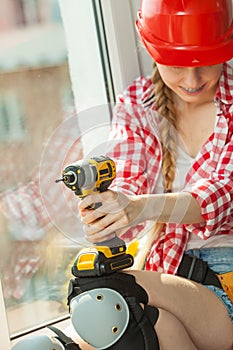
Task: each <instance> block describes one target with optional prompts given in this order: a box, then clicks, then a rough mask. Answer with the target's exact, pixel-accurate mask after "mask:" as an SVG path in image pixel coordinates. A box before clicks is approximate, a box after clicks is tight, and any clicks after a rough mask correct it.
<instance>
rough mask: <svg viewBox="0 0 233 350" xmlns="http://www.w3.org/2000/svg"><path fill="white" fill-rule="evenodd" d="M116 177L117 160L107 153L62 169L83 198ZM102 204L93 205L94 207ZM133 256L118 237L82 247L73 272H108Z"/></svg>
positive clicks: (64, 178) (126, 264)
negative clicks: (106, 155) (107, 155)
mask: <svg viewBox="0 0 233 350" xmlns="http://www.w3.org/2000/svg"><path fill="white" fill-rule="evenodd" d="M115 176H116V167H115V163H114V161H113V160H112V159H111V158H108V157H105V156H99V157H93V158H90V159H83V160H80V161H78V162H76V163H73V164H71V165H69V166H67V167H66V168H65V169H64V170H63V172H62V178H61V179H58V180H56V182H59V181H63V182H64V184H65V185H66V186H67V187H68V188H70V189H71V190H72V191H74V193H75V194H76V195H77V196H78V197H80V198H84V197H86V196H88V195H90V194H93V193H100V192H104V191H106V190H107V189H108V187H109V186H110V184H111V183H112V181H113V179H114V178H115ZM99 206H101V203H97V204H96V205H95V206H90V207H89V208H90V209H93V210H95V209H96V208H97V207H99ZM133 262H134V259H133V257H132V255H130V254H127V253H126V245H125V242H124V241H123V240H122V239H120V238H119V237H117V236H115V238H113V239H110V240H107V241H104V242H101V243H98V244H95V245H94V246H93V247H90V248H83V249H81V250H80V252H79V253H78V255H77V257H76V259H75V262H74V265H73V267H72V273H73V275H74V276H75V277H85V276H87V277H88V276H102V275H107V274H110V273H113V272H116V271H119V270H122V269H125V268H128V267H130V266H132V265H133Z"/></svg>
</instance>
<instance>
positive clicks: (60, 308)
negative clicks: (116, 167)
mask: <svg viewBox="0 0 233 350" xmlns="http://www.w3.org/2000/svg"><path fill="white" fill-rule="evenodd" d="M0 46H1V50H0V164H1V166H0V167H1V168H0V169H1V182H0V205H1V209H2V211H1V213H0V253H1V261H0V268H1V270H0V271H2V273H1V275H2V276H1V277H2V283H3V291H4V298H5V304H6V307H7V317H8V324H9V328H10V333H11V335H15V334H17V333H20V332H22V331H25V330H28V329H31V328H33V327H36V326H38V325H41V324H44V323H46V322H48V321H50V320H53V319H56V318H60V317H63V316H65V315H67V312H68V311H67V307H66V304H65V302H66V301H65V298H66V295H67V283H68V280H69V278H68V277H67V274H66V271H68V270H69V264H70V262H71V260H72V259H73V258H74V256H75V255H76V253H77V249H79V246H78V245H77V244H76V243H73V242H72V241H71V240H70V239H69V238H67V237H66V236H65V235H64V234H63V233H62V232H61V230H60V227H59V225H57V222H56V218H55V219H54V216H57V218H58V217H59V214H61V213H62V212H64V210H62V208H63V205H64V200H63V201H59V197H60V194H61V193H62V191H61V186H59V185H56V184H55V182H54V181H55V180H56V178H57V177H60V175H61V174H60V171H61V169H62V166H63V162H64V163H65V162H66V163H68V162H73V161H74V160H77V159H79V158H82V145H81V142H80V139H79V137H78V136H79V130H78V123H77V120H76V113H75V107H74V99H73V94H72V89H71V82H70V73H69V68H68V63H67V47H66V41H65V34H64V28H63V24H62V21H61V16H60V11H59V6H58V3H57V1H56V0H1V11H0ZM67 130H73V134H72V135H73V139H70V138H69V136H68V134H67V133H66V132H67ZM56 186H58V187H56ZM43 194H46V196H47V197H46V196H44V197H45V199H44V198H43V199H42V195H43ZM69 195H70V194H67V196H69ZM72 196H73V194H72ZM46 198H49V200H50V202H52V204H53V205H51V206H50V207H51V211H53V210H54V212H53V214H54V215H50V214H51V213H48V212H47V209H46V208H45V206H44V204H45V203H44V201H46ZM68 199H69V197H67V200H68ZM49 204H51V203H49ZM75 205H77V202H75ZM3 214H4V215H3ZM62 220H64V221H65V220H66V216H65V217H63V219H62ZM58 221H59V220H58ZM71 224H72V223H71V222H70V225H71ZM68 226H69V222H68V223H67V230H69V227H68ZM72 229H73V228H72ZM75 230H80V226H78V224H77V225H76V226H75Z"/></svg>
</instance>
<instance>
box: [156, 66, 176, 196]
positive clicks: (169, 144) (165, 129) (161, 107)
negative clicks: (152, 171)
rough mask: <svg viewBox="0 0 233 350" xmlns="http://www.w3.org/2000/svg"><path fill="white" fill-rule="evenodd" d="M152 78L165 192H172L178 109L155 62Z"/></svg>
mask: <svg viewBox="0 0 233 350" xmlns="http://www.w3.org/2000/svg"><path fill="white" fill-rule="evenodd" d="M151 79H152V83H153V84H154V91H155V98H156V108H157V111H158V113H159V116H160V133H161V143H162V151H163V158H162V174H163V185H164V192H172V184H173V181H174V178H175V174H176V157H177V133H176V110H175V106H174V102H173V97H172V91H171V89H170V88H169V87H168V86H167V85H165V83H164V82H163V80H162V78H161V76H160V73H159V71H158V68H157V65H156V63H154V64H153V73H152V78H151Z"/></svg>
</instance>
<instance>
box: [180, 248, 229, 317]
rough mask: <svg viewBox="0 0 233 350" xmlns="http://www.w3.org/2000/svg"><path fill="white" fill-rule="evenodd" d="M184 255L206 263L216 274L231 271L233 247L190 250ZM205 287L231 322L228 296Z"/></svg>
mask: <svg viewBox="0 0 233 350" xmlns="http://www.w3.org/2000/svg"><path fill="white" fill-rule="evenodd" d="M186 253H187V254H191V255H194V256H196V257H197V258H200V259H202V260H204V261H206V262H207V263H208V266H209V267H210V268H211V269H212V270H214V271H215V272H217V273H220V274H221V273H225V272H229V271H233V247H232V248H231V247H229V248H228V247H226V248H224V247H223V248H221V247H219V248H201V249H190V250H188V251H186ZM205 287H207V288H208V289H210V290H212V292H214V293H215V294H216V295H217V297H218V298H219V299H220V300H221V301H222V302H223V304H224V305H225V306H226V308H227V310H228V314H229V316H230V318H231V321H232V322H233V304H232V302H231V300H230V299H229V297H228V295H227V294H226V293H225V292H224V291H223V290H222V289H221V288H218V287H215V286H209V285H205Z"/></svg>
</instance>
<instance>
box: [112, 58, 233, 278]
mask: <svg viewBox="0 0 233 350" xmlns="http://www.w3.org/2000/svg"><path fill="white" fill-rule="evenodd" d="M153 90H154V89H153V85H152V83H151V80H150V78H146V77H139V78H138V79H136V80H135V81H134V82H133V84H132V85H131V86H130V87H129V88H127V89H126V90H125V91H124V92H123V94H121V95H120V96H119V98H118V101H117V105H116V108H115V113H114V118H113V127H112V131H111V140H113V142H112V144H111V150H109V153H108V155H109V156H111V157H112V158H113V159H114V160H115V162H116V168H117V178H116V179H115V181H114V183H113V184H112V188H113V189H118V190H119V189H120V190H121V191H124V192H125V193H128V194H146V193H155V187H156V182H157V180H158V176H159V171H160V169H161V161H162V151H161V143H160V135H159V127H158V114H157V112H156V110H155V96H154V91H153ZM232 92H233V70H232V68H231V67H230V66H229V65H228V64H224V66H223V73H222V75H221V78H220V81H219V87H218V90H217V94H216V96H215V104H216V110H217V120H216V125H215V129H214V133H213V134H212V135H211V136H210V137H209V139H208V140H207V141H206V143H205V144H204V145H203V147H202V149H201V150H200V152H199V154H198V155H197V156H196V158H195V159H194V161H193V164H192V167H191V169H190V170H189V171H188V173H187V176H186V181H185V186H184V188H183V191H186V192H189V193H191V195H192V196H193V197H194V198H196V200H197V201H198V203H199V204H200V207H201V211H202V215H203V218H204V219H205V222H204V223H199V224H192V225H191V224H173V223H169V224H166V225H165V235H162V237H161V238H160V239H159V240H157V241H154V242H153V245H152V247H151V250H150V253H149V255H148V259H147V263H146V269H148V270H156V271H164V272H166V273H170V274H174V273H176V270H177V267H178V265H179V263H180V260H181V258H182V255H183V253H184V250H185V246H186V243H187V241H188V237H189V234H190V233H194V234H196V235H198V236H199V237H200V238H202V239H204V240H205V239H208V238H209V237H211V236H213V235H220V234H233V230H232V228H233V210H232V199H233V190H232V189H233V137H232V133H233V94H232ZM143 227H144V226H143V225H138V226H137V227H135V228H132V229H130V230H128V231H127V232H126V233H125V235H124V237H123V238H124V239H130V240H132V239H133V238H135V237H137V236H138V235H139V232H141V230H142V228H143Z"/></svg>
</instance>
